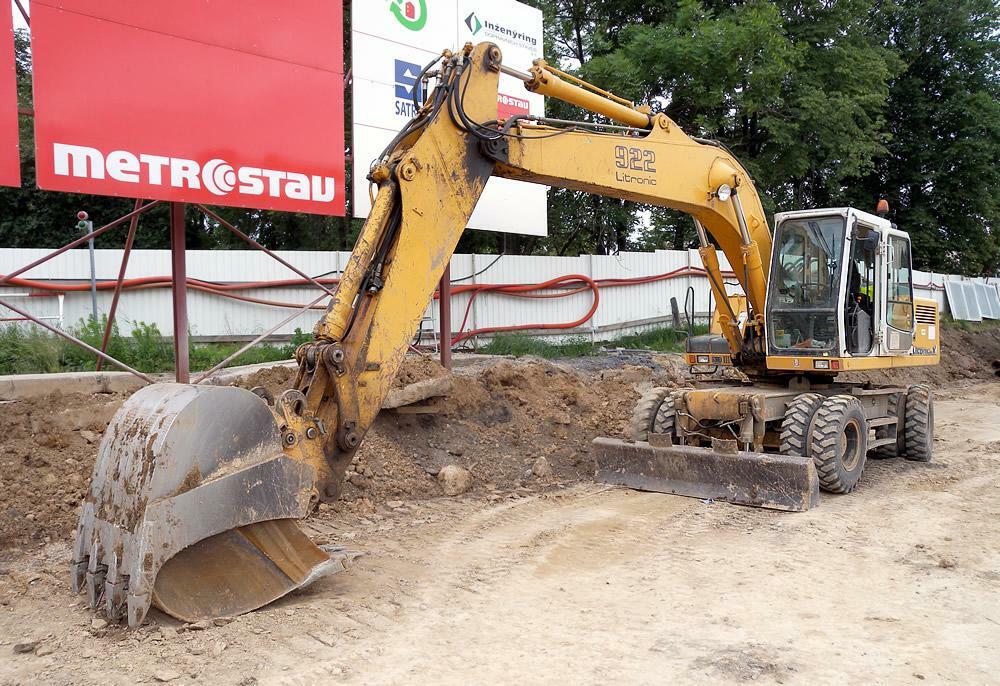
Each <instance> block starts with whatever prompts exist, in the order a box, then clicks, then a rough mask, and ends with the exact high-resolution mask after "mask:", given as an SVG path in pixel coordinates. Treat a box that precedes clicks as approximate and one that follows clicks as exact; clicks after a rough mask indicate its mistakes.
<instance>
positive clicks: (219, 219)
mask: <svg viewBox="0 0 1000 686" xmlns="http://www.w3.org/2000/svg"><path fill="white" fill-rule="evenodd" d="M196 207H197V208H198V209H199V210H201V211H202V212H204V213H205V214H207V215H208V216H209V217H211V218H212V219H214V220H215V221H217V222H219V225H220V226H223V227H225V228H226V229H229V231H231V232H232V233H234V234H236V235H237V236H239V237H240V238H241V239H242V240H244V241H245V242H247V243H248V244H250V245H252V246H253V247H255V248H257V249H258V250H260V251H261V252H263V253H265V254H267V255H268V256H270V257H272V258H274V260H276V261H277V262H278V263H280V264H282V265H283V266H285V267H288V268H289V269H291V270H292V271H293V272H295V273H296V274H298V275H299V276H301V277H302V278H303V279H305V280H306V281H308V282H309V283H311V284H312V285H314V286H316V288H319V289H322V290H324V291H326V293H327V295H329V296H331V297H333V291H332V290H330V289H329V288H327V287H326V286H324V285H323V284H321V283H320V282H319V281H317V280H316V279H314V278H313V277H311V276H309V275H308V274H306V273H305V272H303V271H300V270H299V269H297V268H295V267H294V266H292V265H291V264H290V263H289V262H287V261H286V260H283V259H282V258H281V257H279V256H278V255H277V254H276V253H274V252H273V251H271V250H268V249H267V248H265V247H264V246H263V245H261V244H260V243H258V242H257V241H255V240H254V239H252V238H250V236H248V235H246V234H245V233H243V232H242V231H240V230H239V229H238V228H236V227H235V226H233V225H232V224H230V223H229V222H227V221H226V220H225V219H223V218H222V217H220V216H219V215H217V214H216V213H215V212H213V211H212V210H210V209H208V208H207V207H205V206H204V205H196Z"/></svg>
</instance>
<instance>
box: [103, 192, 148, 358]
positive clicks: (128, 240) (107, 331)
mask: <svg viewBox="0 0 1000 686" xmlns="http://www.w3.org/2000/svg"><path fill="white" fill-rule="evenodd" d="M141 206H142V200H139V199H136V201H135V209H139V208H140V207H141ZM137 228H139V215H135V216H134V217H132V221H131V222H129V225H128V234H127V235H126V236H125V252H124V253H122V266H121V268H120V269H119V270H118V281H116V282H115V293H114V295H113V296H111V308H110V309H109V310H108V321H107V323H106V324H105V325H104V338H102V339H101V352H102V353H103V352H107V351H108V340H109V339H110V338H111V329H112V327H114V325H115V314H116V313H117V312H118V300H119V298H121V294H122V284H123V283H125V272H126V270H127V269H128V258H129V255H131V254H132V243H133V242H134V241H135V232H136V229H137ZM103 366H104V358H101V357H98V358H97V371H101V368H102V367H103Z"/></svg>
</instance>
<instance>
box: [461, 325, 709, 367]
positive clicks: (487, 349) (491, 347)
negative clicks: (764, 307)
mask: <svg viewBox="0 0 1000 686" xmlns="http://www.w3.org/2000/svg"><path fill="white" fill-rule="evenodd" d="M703 333H708V327H707V326H696V327H695V335H698V334H703ZM686 339H687V333H686V332H683V331H675V330H674V329H668V328H666V327H664V328H657V329H650V330H648V331H642V332H640V333H636V334H629V335H627V336H619V337H618V338H615V339H612V340H610V341H599V342H598V343H597V344H594V343H591V342H590V341H589V340H587V339H586V338H584V337H583V336H575V337H573V338H570V339H567V340H565V341H563V342H562V343H552V342H549V341H546V340H544V339H542V338H537V337H535V336H529V335H527V334H520V333H507V334H499V335H497V336H494V337H493V338H492V339H490V341H489V342H488V343H487V344H486V345H484V346H483V347H481V348H479V352H480V353H484V354H486V355H511V356H513V357H524V356H526V355H533V356H535V357H542V358H545V359H547V360H551V359H555V358H558V357H587V356H589V355H597V354H598V353H600V351H601V348H628V349H632V350H649V351H651V352H664V353H671V352H683V351H684V341H685V340H686Z"/></svg>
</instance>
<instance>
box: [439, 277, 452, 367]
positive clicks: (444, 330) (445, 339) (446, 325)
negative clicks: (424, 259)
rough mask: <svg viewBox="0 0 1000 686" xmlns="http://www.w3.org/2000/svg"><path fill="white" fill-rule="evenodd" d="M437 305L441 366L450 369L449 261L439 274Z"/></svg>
mask: <svg viewBox="0 0 1000 686" xmlns="http://www.w3.org/2000/svg"><path fill="white" fill-rule="evenodd" d="M438 306H439V308H440V316H439V317H438V321H439V325H440V328H441V331H440V332H439V335H440V338H439V340H440V341H441V366H442V367H444V368H445V369H451V261H449V262H448V264H447V265H446V266H445V268H444V274H442V275H441V283H440V284H438Z"/></svg>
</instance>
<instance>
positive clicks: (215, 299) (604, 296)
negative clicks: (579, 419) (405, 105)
mask: <svg viewBox="0 0 1000 686" xmlns="http://www.w3.org/2000/svg"><path fill="white" fill-rule="evenodd" d="M47 253H48V251H47V250H42V249H11V248H5V249H2V250H0V274H9V273H11V272H12V271H14V270H15V269H18V268H20V267H21V266H23V265H25V264H28V263H30V262H32V261H34V260H36V259H38V258H40V257H43V256H44V255H45V254H47ZM279 254H280V255H281V256H282V257H283V258H284V259H286V260H287V261H289V262H290V263H292V264H294V265H295V266H296V267H298V268H299V269H301V270H302V271H303V272H305V273H306V274H309V275H311V276H317V275H322V274H326V275H329V276H333V277H336V276H338V275H339V271H340V269H341V268H342V266H343V265H344V264H345V263H346V261H347V258H348V255H349V253H346V252H281V253H279ZM121 258H122V251H121V250H98V251H97V254H96V265H97V266H96V276H97V279H98V281H102V282H113V281H114V280H115V279H116V278H117V276H118V270H119V267H120V263H121ZM187 264H188V277H189V278H190V279H197V280H201V281H206V282H211V283H215V284H251V283H253V284H255V283H260V282H274V281H281V280H286V279H298V278H299V277H298V276H297V275H296V274H294V273H293V272H291V271H290V270H288V269H287V268H285V267H283V266H282V265H280V264H278V263H277V262H276V261H274V260H272V259H271V258H269V257H268V256H267V255H265V254H264V253H261V252H258V251H236V250H227V251H221V250H220V251H211V250H200V251H199V250H192V251H188V254H187ZM723 266H724V268H725V266H726V263H725V261H724V262H723ZM700 267H701V259H700V257H699V255H698V253H697V251H695V250H689V251H683V250H681V251H671V250H658V251H656V252H650V253H622V254H620V255H614V256H602V255H580V256H578V257H523V256H511V255H505V256H503V257H500V258H499V259H498V257H497V256H496V255H455V256H454V258H453V260H452V267H451V274H452V281H453V282H454V286H455V287H456V288H457V287H460V286H465V285H470V284H536V283H541V282H544V281H547V280H549V279H553V278H556V277H560V276H565V275H569V274H579V275H582V276H585V277H589V278H591V279H595V280H602V279H639V278H641V277H650V276H656V275H663V274H669V273H671V272H675V271H678V270H681V271H682V272H684V271H686V270H687V268H700ZM169 275H170V253H169V251H166V250H135V251H133V252H132V255H131V258H130V261H129V267H128V271H127V273H126V278H127V279H145V278H148V277H165V278H166V277H169ZM21 278H23V279H28V280H31V281H34V282H39V285H40V284H45V285H46V286H47V287H48V288H50V289H57V290H48V291H46V290H42V289H39V288H32V287H27V286H25V285H13V286H9V287H2V288H0V298H2V299H5V300H9V301H10V302H11V303H12V304H15V305H16V306H17V307H21V308H24V309H27V310H28V311H29V312H30V313H31V314H33V315H35V316H41V317H46V318H49V321H50V322H55V321H58V322H61V326H63V328H69V327H72V326H74V325H76V324H77V323H78V322H79V321H80V320H81V319H83V318H86V317H87V316H89V315H90V313H91V297H90V291H89V287H86V286H85V287H84V288H83V290H72V291H65V297H64V298H63V297H59V295H58V293H60V292H63V291H60V290H58V289H64V288H67V287H68V285H69V284H87V283H89V279H90V261H89V257H88V254H87V251H86V250H85V249H77V250H71V251H69V252H66V253H64V254H62V255H60V256H59V257H56V258H54V259H53V260H51V261H49V262H47V263H45V264H43V265H40V266H39V267H36V268H35V269H33V270H31V271H30V272H28V273H26V274H24V275H22V276H21ZM947 280H963V279H962V277H958V276H951V275H943V274H932V273H927V272H915V273H914V282H915V285H916V294H917V296H922V297H929V298H934V299H935V300H937V302H938V303H939V304H940V305H941V306H942V309H943V311H945V312H947V311H948V304H947V299H946V297H945V289H944V283H945V281H947ZM964 280H966V281H970V280H969V279H964ZM972 281H977V282H979V283H987V281H984V280H982V279H978V280H972ZM732 283H733V284H735V281H733V282H732ZM988 283H990V285H991V286H993V284H996V283H997V280H996V279H992V280H989V281H988ZM28 286H30V284H29V285H28ZM689 286H691V287H693V288H694V295H695V310H696V312H697V314H698V317H699V318H701V319H703V318H704V317H706V316H707V314H708V313H709V311H710V300H709V287H708V281H707V280H706V279H705V277H704V276H702V275H699V274H686V275H680V276H677V277H675V278H667V279H662V280H658V281H655V282H651V283H640V284H629V285H622V286H610V285H603V286H602V288H601V289H600V304H599V306H598V308H597V311H596V313H595V315H594V317H593V318H591V319H590V320H589V321H588V322H586V324H584V325H582V326H580V327H577V328H574V329H572V330H569V331H567V330H565V329H552V330H544V331H538V332H536V333H539V334H546V333H547V334H555V335H565V334H567V333H571V334H583V335H587V336H590V337H593V338H594V339H595V340H600V339H608V338H612V337H614V336H616V335H620V333H621V332H623V331H630V330H637V329H641V328H645V327H649V326H656V325H662V324H663V323H665V322H668V321H669V320H670V317H671V303H670V299H671V297H674V298H676V299H677V301H678V305H679V307H680V309H681V310H682V312H683V308H684V300H685V295H686V293H687V290H688V287H689ZM994 287H995V286H994ZM729 288H730V291H731V292H732V291H735V290H738V287H734V286H733V285H730V287H729ZM563 292H565V289H563ZM238 293H239V294H240V295H243V296H249V297H252V298H259V299H264V300H269V301H280V302H283V303H289V304H291V303H298V304H302V305H304V304H305V303H307V302H309V301H310V300H312V299H313V298H315V297H316V295H317V294H318V291H317V290H316V289H315V287H312V286H308V287H300V286H281V287H266V288H265V287H254V288H249V289H247V290H240V291H238ZM29 294H33V295H30V297H28V296H29ZM14 295H17V296H19V297H18V298H17V299H16V300H11V298H12V296H14ZM39 295H44V296H47V297H38V296H39ZM470 297H471V293H469V292H466V293H462V294H457V295H455V296H454V298H453V300H452V323H453V326H452V328H453V330H454V331H455V332H456V333H457V332H458V331H459V327H461V326H462V323H463V320H464V321H465V326H464V330H470V329H479V328H485V327H503V326H511V325H523V324H539V325H542V324H547V325H558V324H564V323H566V322H573V321H575V320H577V319H579V318H581V317H582V316H583V315H584V314H585V313H586V312H587V311H588V310H589V309H590V307H591V305H592V303H593V297H594V296H593V293H592V292H591V291H590V290H589V289H588V290H586V291H584V292H580V293H576V294H573V295H569V296H568V297H561V298H545V299H526V298H518V297H511V296H507V295H500V294H496V293H489V292H482V293H480V294H479V295H478V296H477V297H476V298H475V299H474V301H473V302H472V304H471V306H470V304H469V300H470ZM171 302H172V301H171V293H170V289H169V288H163V287H158V288H144V289H130V290H126V291H125V293H124V294H123V295H122V299H121V302H120V304H119V309H118V321H119V322H120V327H121V329H122V331H123V333H126V334H127V332H128V330H129V326H130V324H132V323H135V322H145V323H147V324H156V325H157V326H158V327H159V329H160V331H161V332H163V333H164V334H165V335H168V336H170V335H172V334H173V319H172V314H171ZM110 303H111V290H110V289H109V290H101V291H99V292H98V297H97V305H98V311H99V312H100V313H102V314H103V313H106V312H107V311H108V308H109V306H110ZM292 311H293V310H292V309H287V308H281V307H274V306H268V305H260V304H256V303H248V302H242V301H238V300H233V299H229V298H223V297H220V296H218V295H215V294H212V293H205V292H201V291H198V290H189V291H188V315H189V325H190V329H191V333H192V334H193V335H194V336H195V337H196V338H198V339H201V340H245V339H247V338H249V337H252V336H254V335H258V334H260V333H262V332H264V331H266V330H268V329H270V328H271V327H273V326H274V325H275V324H277V323H278V322H280V321H281V320H282V319H284V318H286V317H287V316H288V315H289V314H290V313H291V312H292ZM321 314H322V310H313V311H310V312H308V313H306V314H303V315H302V316H300V317H299V318H297V319H296V320H295V321H293V322H291V323H289V324H288V325H287V326H284V327H282V328H281V329H279V330H278V332H277V334H276V337H288V336H290V335H291V334H292V333H293V332H294V330H295V329H296V328H300V329H302V330H303V331H306V332H309V331H310V330H311V329H312V326H313V324H314V323H315V322H316V320H317V319H318V318H319V317H320V316H321ZM13 317H16V315H15V314H14V313H12V312H9V311H7V310H4V309H2V308H0V318H3V319H7V318H13ZM437 321H438V313H437V306H436V304H434V305H432V306H430V307H428V310H427V313H426V319H425V322H424V324H423V327H422V328H423V330H424V332H425V335H424V340H427V339H428V338H430V337H432V332H434V331H436V330H437Z"/></svg>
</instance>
